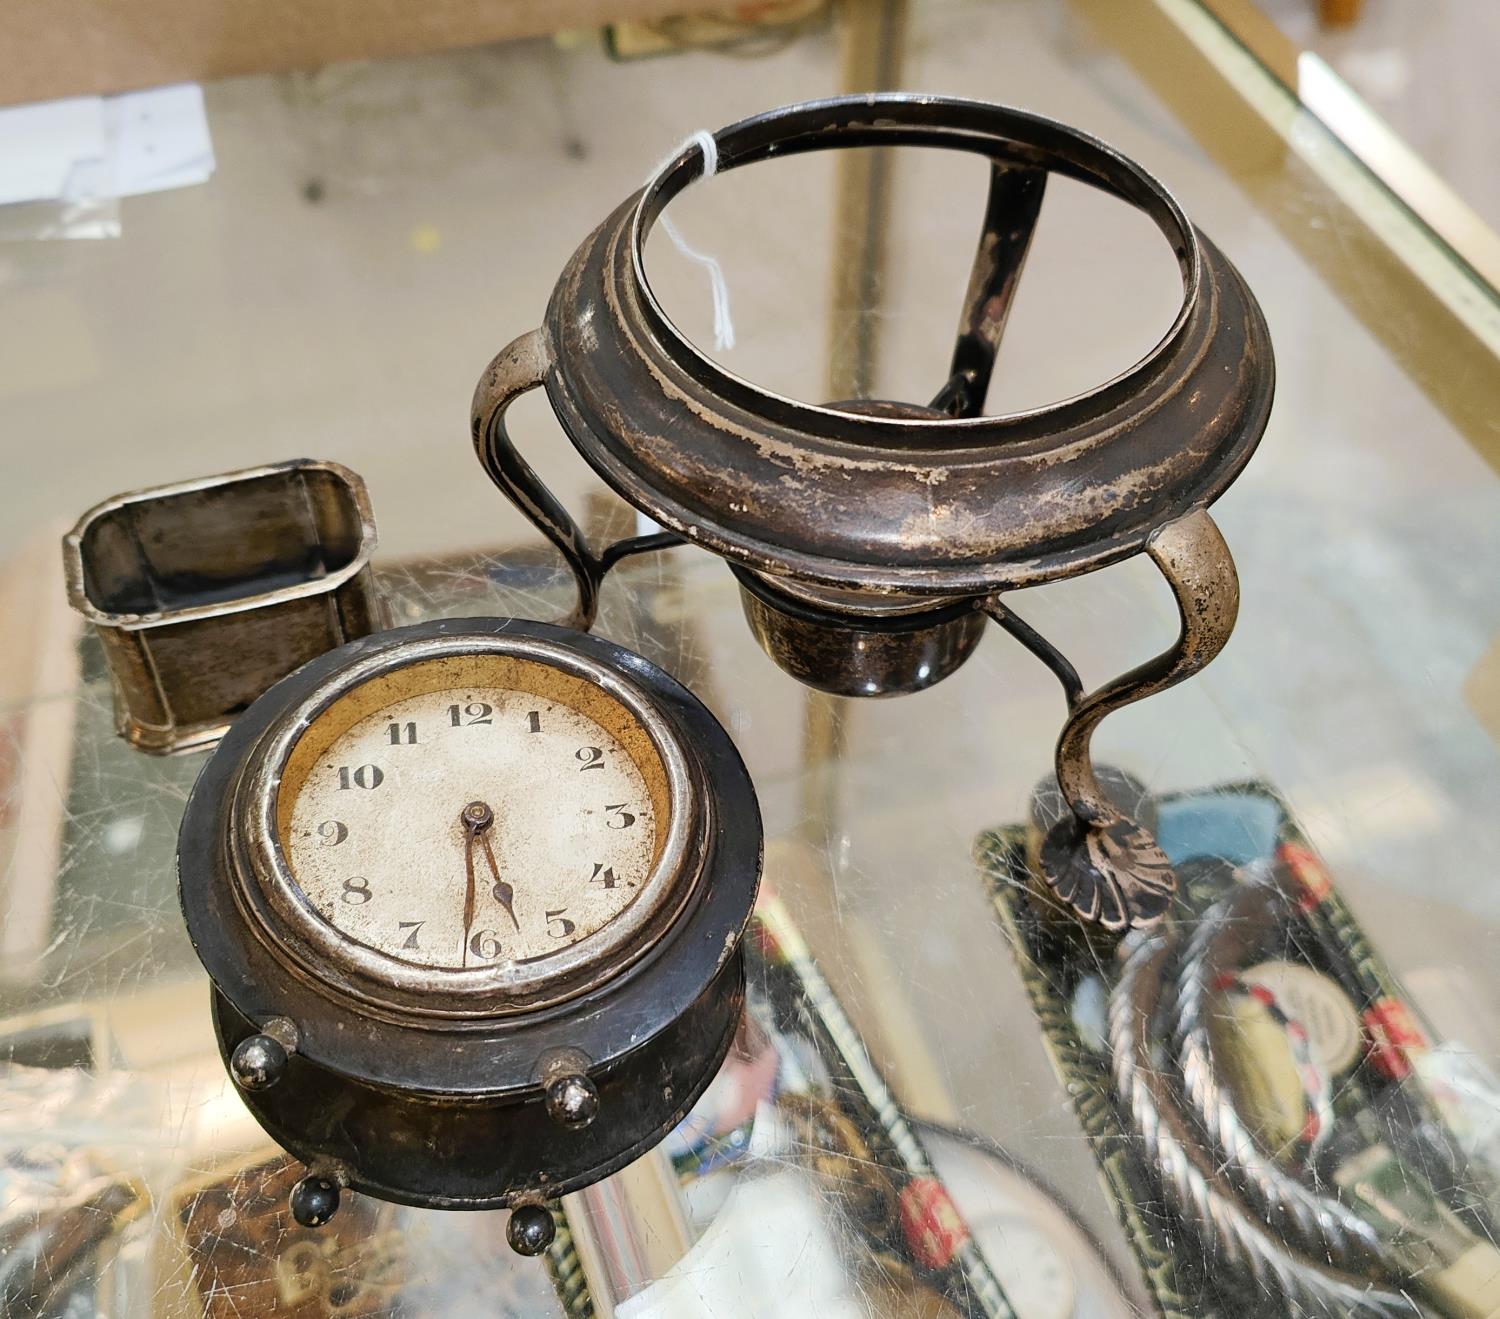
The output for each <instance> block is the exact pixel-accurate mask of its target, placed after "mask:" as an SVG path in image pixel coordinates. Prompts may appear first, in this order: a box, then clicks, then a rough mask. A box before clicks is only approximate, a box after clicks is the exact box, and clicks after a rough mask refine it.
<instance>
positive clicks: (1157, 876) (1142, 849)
mask: <svg viewBox="0 0 1500 1319" xmlns="http://www.w3.org/2000/svg"><path fill="white" fill-rule="evenodd" d="M1040 860H1041V871H1042V878H1043V879H1045V880H1046V882H1047V886H1048V888H1050V889H1051V890H1052V894H1053V896H1054V897H1055V898H1056V899H1057V901H1058V902H1059V903H1061V904H1062V905H1063V906H1064V907H1065V908H1067V909H1068V910H1069V911H1070V912H1072V914H1073V915H1074V916H1076V917H1077V918H1078V919H1079V920H1080V921H1082V922H1083V923H1084V924H1085V925H1087V926H1092V927H1096V928H1098V929H1101V930H1107V931H1110V932H1111V933H1123V932H1124V931H1125V930H1128V929H1148V928H1150V927H1151V926H1153V925H1156V924H1157V923H1159V922H1160V921H1161V919H1162V917H1163V916H1165V915H1166V914H1167V909H1168V907H1170V906H1171V904H1172V896H1173V894H1175V893H1176V892H1177V876H1176V874H1175V873H1174V872H1173V870H1172V865H1171V863H1170V862H1169V861H1168V860H1167V857H1166V853H1164V852H1163V851H1162V850H1161V848H1160V847H1158V846H1157V843H1156V839H1155V838H1154V837H1153V836H1152V834H1151V831H1150V830H1149V829H1145V828H1143V827H1142V826H1141V825H1138V824H1136V823H1135V821H1134V820H1131V819H1127V818H1126V817H1124V816H1119V817H1116V818H1114V819H1112V820H1104V821H1100V822H1098V823H1096V824H1088V825H1084V824H1081V823H1080V822H1079V821H1078V820H1077V819H1076V818H1072V817H1069V818H1067V819H1063V820H1060V821H1058V823H1057V824H1056V825H1054V826H1053V827H1052V829H1051V830H1049V831H1048V833H1047V837H1046V839H1045V840H1044V841H1043V843H1042V850H1041V858H1040Z"/></svg>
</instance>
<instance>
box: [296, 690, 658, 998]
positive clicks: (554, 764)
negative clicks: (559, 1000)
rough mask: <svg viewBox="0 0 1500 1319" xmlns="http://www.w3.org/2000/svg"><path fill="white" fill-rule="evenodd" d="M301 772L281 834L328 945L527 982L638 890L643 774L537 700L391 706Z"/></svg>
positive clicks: (649, 827) (650, 806)
mask: <svg viewBox="0 0 1500 1319" xmlns="http://www.w3.org/2000/svg"><path fill="white" fill-rule="evenodd" d="M462 681H464V682H465V683H468V682H469V681H471V680H470V679H468V678H464V679H462ZM316 769H317V772H316V773H315V774H312V775H309V776H307V777H306V778H304V779H303V780H302V781H301V784H300V787H299V789H298V793H297V801H296V803H295V806H294V811H293V814H292V816H291V818H290V820H289V822H288V825H287V833H286V837H285V845H286V848H287V854H288V859H289V861H290V862H291V866H292V870H293V873H294V875H295V877H296V881H297V883H298V885H299V886H300V887H301V889H302V892H303V893H304V894H305V895H307V897H308V900H309V901H310V902H311V903H312V905H313V906H314V907H315V908H316V909H318V910H319V911H320V912H321V913H322V914H323V917H324V919H325V920H327V921H328V922H329V923H330V924H332V925H333V926H334V928H335V929H336V930H337V931H338V932H339V934H340V937H342V938H345V939H348V940H350V941H351V942H355V943H358V944H360V945H363V946H366V947H369V948H371V949H373V950H375V951H376V952H378V953H384V954H385V955H387V956H389V957H393V958H397V959H400V960H402V961H405V962H409V963H415V964H419V965H423V966H432V967H440V968H446V969H451V970H460V969H462V968H463V967H468V968H470V969H476V970H483V971H491V970H493V969H495V968H498V967H507V966H511V965H514V966H517V967H531V966H536V967H537V968H539V973H540V968H541V967H542V965H543V964H544V963H545V962H546V961H547V960H548V959H549V958H552V957H555V956H558V955H563V956H566V955H568V953H567V950H575V951H576V950H577V949H578V948H580V947H587V946H588V944H589V943H590V942H591V941H593V940H594V939H595V938H596V936H598V935H599V934H600V933H601V931H604V930H606V929H607V928H608V927H609V926H610V925H611V924H612V923H613V922H615V921H617V920H618V919H619V918H620V915H621V913H622V912H623V911H625V910H626V909H627V908H628V907H629V906H630V904H631V903H632V902H633V901H634V900H635V899H636V898H637V897H638V896H639V895H640V894H641V893H642V892H644V891H646V889H647V884H648V877H649V875H650V873H651V864H652V858H653V856H654V855H655V850H654V843H655V840H656V833H657V827H658V826H657V818H656V817H657V809H656V806H655V804H654V803H653V801H652V798H651V794H650V790H649V788H648V787H647V783H646V780H645V777H644V776H643V774H642V773H641V771H640V769H639V768H638V767H637V765H636V763H635V761H634V759H633V758H632V757H631V755H630V753H629V752H628V750H627V749H626V744H625V743H623V742H622V741H621V740H620V738H619V737H618V735H617V734H616V733H614V732H613V731H612V730H611V729H609V728H606V727H605V726H604V725H603V724H601V723H599V722H597V721H596V720H595V719H594V718H592V717H591V716H590V715H587V714H585V713H584V712H582V711H580V710H577V709H575V708H574V707H572V706H570V705H568V704H566V703H565V702H561V701H557V700H554V699H552V698H550V697H548V696H544V695H543V694H542V693H540V692H537V691H526V690H521V689H513V688H509V687H506V686H502V685H500V684H495V685H493V686H491V685H487V684H484V683H474V685H472V686H466V687H459V686H456V685H445V686H442V687H439V688H436V689H433V690H430V691H417V692H415V693H412V694H408V695H404V696H401V697H400V698H399V699H396V700H392V701H389V702H386V703H384V704H381V705H378V706H377V707H374V708H370V709H368V710H367V712H366V713H365V714H364V715H363V716H362V717H360V718H358V719H356V720H355V721H354V722H352V723H350V724H349V725H348V726H347V727H346V728H345V729H343V730H342V731H341V732H340V733H339V734H338V735H337V736H335V737H334V738H333V739H332V740H331V741H329V742H328V743H327V744H326V749H324V750H322V751H320V752H319V753H318V759H317V761H316ZM595 771H597V773H596V772H595ZM576 774H585V775H587V776H588V777H585V778H582V779H579V778H575V777H574V776H575V775H576ZM474 802H479V803H482V804H484V805H486V806H488V807H489V814H488V817H487V820H486V822H485V823H484V824H483V825H482V826H477V827H476V824H475V821H474V820H468V819H466V817H465V815H464V811H465V808H466V807H467V806H468V805H470V804H472V803H474ZM580 830H581V831H582V837H583V838H588V839H591V840H592V841H587V842H580ZM605 830H608V832H607V833H606V832H605ZM559 858H562V860H561V861H560V860H559ZM596 858H597V859H596ZM398 915H399V916H400V917H402V918H403V919H401V920H399V921H398V920H397V916H398Z"/></svg>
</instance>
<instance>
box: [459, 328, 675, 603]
mask: <svg viewBox="0 0 1500 1319" xmlns="http://www.w3.org/2000/svg"><path fill="white" fill-rule="evenodd" d="M550 366H551V356H550V354H549V352H548V349H547V340H546V336H545V335H544V334H543V332H542V331H541V330H532V331H531V332H530V333H529V334H523V335H521V336H520V337H519V338H517V339H514V340H512V341H511V342H510V343H509V344H507V345H506V346H505V347H504V348H502V349H501V350H500V351H499V352H498V353H496V354H495V358H494V360H493V361H492V362H491V363H490V364H489V366H487V367H486V368H485V370H484V374H483V375H482V376H480V377H479V384H478V385H477V386H476V387H475V389H474V403H473V407H472V409H471V410H470V415H469V425H470V433H471V434H472V436H473V439H474V451H475V453H477V454H478V455H479V462H480V465H481V466H482V467H483V468H484V470H485V472H486V473H487V474H488V476H489V478H490V480H491V481H493V482H494V483H495V484H496V485H497V486H499V488H500V489H501V491H502V492H503V493H504V494H505V496H506V497H507V498H508V499H509V500H510V502H511V503H513V504H514V505H515V506H516V507H517V508H519V509H520V510H521V512H522V513H524V514H525V515H526V516H527V517H528V518H529V519H530V520H531V522H532V524H533V525H534V526H535V527H536V528H537V529H538V530H539V531H540V532H541V533H542V534H543V535H544V536H546V537H547V539H548V540H550V541H551V542H552V543H553V544H554V545H555V546H557V548H558V550H559V551H561V553H562V556H563V559H564V560H565V561H566V562H567V565H568V568H569V570H570V571H571V572H572V574H573V580H574V582H575V583H576V584H577V588H578V600H577V604H576V605H575V606H574V608H573V611H572V613H570V614H569V615H568V616H567V617H566V618H565V619H563V620H561V621H562V623H563V624H564V626H567V627H576V628H581V629H583V630H584V631H587V630H588V629H589V628H591V627H592V626H593V625H594V618H595V616H596V615H597V614H598V612H599V587H600V584H601V583H602V582H603V581H604V577H605V574H607V573H608V572H609V570H610V569H611V568H613V567H614V565H615V564H616V563H618V562H619V561H620V560H621V559H624V558H627V557H629V556H630V555H632V554H647V553H650V552H651V551H653V550H661V549H667V548H669V547H670V546H673V545H680V544H682V537H680V536H678V535H676V534H675V533H674V532H669V531H662V532H656V533H654V534H652V535H649V536H635V537H632V538H630V539H628V540H622V541H616V542H615V543H614V544H613V545H610V546H608V547H607V548H606V549H605V550H604V551H603V552H602V553H597V554H596V553H595V552H594V551H593V550H592V549H591V548H590V547H589V543H588V541H587V540H585V539H584V535H583V531H582V529H581V528H580V527H579V525H578V523H576V522H575V521H574V520H573V518H572V516H571V515H570V514H569V513H568V511H567V509H565V508H564V507H563V506H562V505H561V504H560V503H558V501H557V499H556V498H555V497H554V496H553V494H552V492H551V491H550V490H548V489H547V487H546V486H545V485H543V484H542V482H541V479H540V478H539V477H538V476H537V474H536V473H535V472H534V471H533V470H532V468H531V464H530V463H528V462H527V461H526V459H524V458H523V457H521V455H520V453H519V452H518V451H517V449H516V446H515V445H514V444H513V443H511V439H510V435H509V433H508V432H507V431H506V429H505V413H506V410H507V409H508V408H509V407H510V405H511V404H512V403H514V402H515V401H516V399H518V398H520V396H521V395H522V394H524V393H526V392H527V390H531V389H535V388H536V387H537V386H538V385H540V384H542V383H543V382H544V381H545V380H546V378H547V370H548V368H549V367H550Z"/></svg>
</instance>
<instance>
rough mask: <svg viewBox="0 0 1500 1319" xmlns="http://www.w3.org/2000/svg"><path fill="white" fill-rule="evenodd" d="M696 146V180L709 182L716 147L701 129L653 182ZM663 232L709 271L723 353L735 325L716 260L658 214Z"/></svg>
mask: <svg viewBox="0 0 1500 1319" xmlns="http://www.w3.org/2000/svg"><path fill="white" fill-rule="evenodd" d="M695 145H696V146H697V147H698V149H699V150H700V151H701V152H702V153H703V172H702V173H701V174H700V175H699V176H698V177H699V178H700V179H707V178H712V177H713V175H715V174H717V173H718V171H719V144H718V143H717V142H715V141H714V135H713V134H712V133H710V132H709V131H708V130H707V129H705V128H700V129H699V130H698V131H697V132H696V133H694V134H693V135H692V136H691V137H689V138H688V139H687V140H686V141H685V142H684V143H683V144H682V145H681V146H680V147H678V148H677V150H676V151H674V152H673V153H672V154H671V155H670V156H668V157H667V159H666V160H664V161H662V163H661V164H660V165H658V166H657V167H656V169H655V171H654V172H653V173H652V175H651V177H652V178H653V179H654V178H656V177H657V175H659V174H660V173H661V172H662V170H664V169H666V167H667V166H668V165H670V164H671V163H672V161H674V160H676V159H677V157H678V156H680V155H681V154H682V153H683V152H684V151H686V150H687V149H688V147H690V146H695ZM659 223H660V224H661V227H662V229H663V230H664V231H665V232H666V235H667V237H668V238H670V239H671V240H672V246H673V247H675V248H676V249H677V250H678V251H679V252H681V253H682V255H683V256H685V257H687V258H688V259H689V260H690V261H696V262H697V263H698V264H699V265H700V266H702V267H703V268H704V269H705V270H706V271H708V283H709V287H710V288H711V289H712V291H713V298H714V348H715V350H716V351H718V352H723V351H724V349H726V348H733V347H734V321H733V320H732V319H731V317H730V315H729V285H728V284H726V283H725V282H724V269H723V267H722V266H720V265H719V262H718V260H717V259H716V258H715V257H711V256H709V255H708V253H707V252H699V251H698V250H697V249H696V248H692V247H689V246H688V242H687V239H685V238H684V237H683V236H682V234H681V233H680V232H679V231H678V229H677V226H676V225H675V224H673V223H672V220H671V217H670V216H668V215H667V213H666V211H663V212H662V213H661V217H660V219H659Z"/></svg>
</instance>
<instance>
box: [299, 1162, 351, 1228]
mask: <svg viewBox="0 0 1500 1319" xmlns="http://www.w3.org/2000/svg"><path fill="white" fill-rule="evenodd" d="M291 1206H292V1217H293V1218H295V1219H296V1220H297V1222H298V1223H300V1224H301V1225H302V1226H303V1227H322V1226H323V1224H324V1223H326V1222H327V1221H328V1220H329V1219H330V1218H332V1217H333V1216H334V1215H335V1214H336V1213H338V1210H339V1188H338V1187H337V1186H336V1185H335V1184H334V1183H333V1182H331V1181H329V1180H328V1178H326V1177H319V1176H317V1175H316V1174H315V1173H308V1175H307V1176H306V1177H304V1178H303V1179H302V1180H301V1181H300V1182H298V1183H297V1184H296V1185H295V1186H294V1187H292V1196H291Z"/></svg>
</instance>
